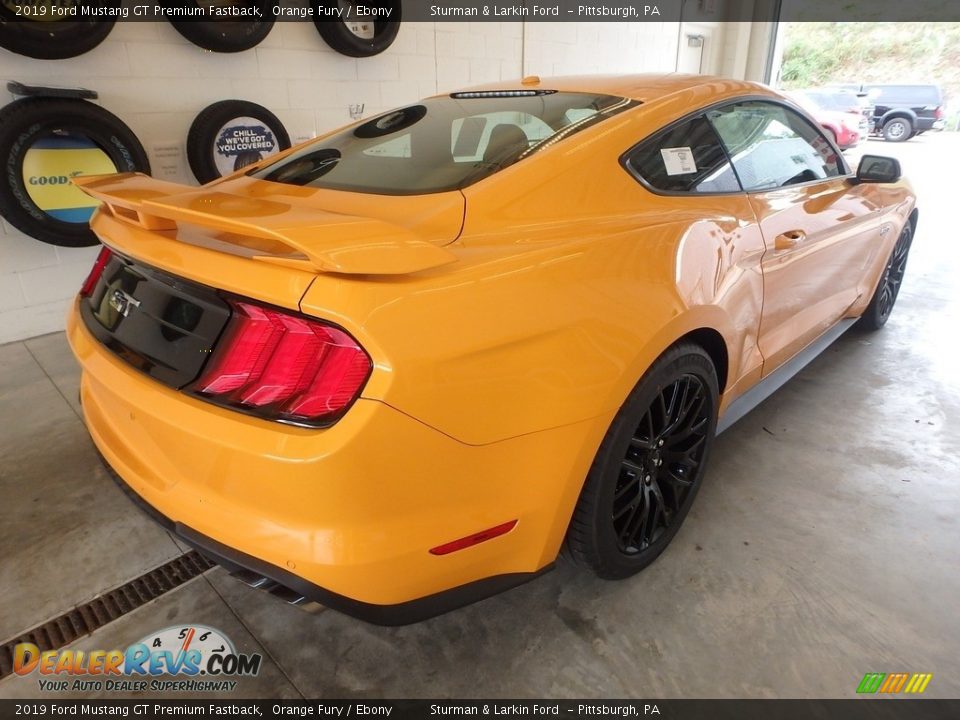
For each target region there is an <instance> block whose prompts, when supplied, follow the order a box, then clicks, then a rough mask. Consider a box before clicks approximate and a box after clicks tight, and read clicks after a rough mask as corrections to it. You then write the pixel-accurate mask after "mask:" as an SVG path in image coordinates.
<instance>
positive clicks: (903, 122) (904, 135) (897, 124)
mask: <svg viewBox="0 0 960 720" xmlns="http://www.w3.org/2000/svg"><path fill="white" fill-rule="evenodd" d="M912 133H913V125H912V124H911V122H910V121H909V120H907V119H906V118H902V117H898V118H893V120H887V122H885V123H884V125H883V139H884V140H886V141H887V142H906V141H907V140H909V139H910V137H911V134H912Z"/></svg>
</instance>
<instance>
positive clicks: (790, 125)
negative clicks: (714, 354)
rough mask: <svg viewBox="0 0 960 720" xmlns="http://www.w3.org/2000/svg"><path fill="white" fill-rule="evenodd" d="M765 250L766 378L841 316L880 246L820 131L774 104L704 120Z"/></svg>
mask: <svg viewBox="0 0 960 720" xmlns="http://www.w3.org/2000/svg"><path fill="white" fill-rule="evenodd" d="M707 116H708V117H709V119H710V121H711V122H712V123H713V125H714V127H715V128H716V130H717V134H718V135H719V136H720V138H721V140H722V141H723V143H724V146H725V147H726V149H727V152H728V153H729V155H730V158H731V160H732V162H733V167H734V169H735V170H736V172H737V176H738V177H739V179H740V183H741V184H742V185H743V188H744V190H745V191H746V192H747V194H748V197H749V199H750V204H751V207H752V208H753V212H754V213H755V215H756V217H757V221H758V222H759V224H760V231H761V234H762V235H763V242H764V246H765V250H764V254H763V259H762V261H761V268H762V271H763V287H764V291H763V310H762V312H761V317H760V331H759V340H758V346H759V348H760V352H761V354H762V355H763V358H764V365H763V375H764V376H766V375H768V374H769V373H770V372H772V371H773V370H775V369H776V368H777V367H779V366H780V365H781V364H782V363H783V362H785V361H786V360H788V359H790V358H791V357H793V356H794V355H795V354H796V353H797V352H799V351H800V350H802V349H803V348H804V347H805V346H806V345H807V344H809V343H810V342H812V341H813V340H814V339H816V338H817V337H818V336H819V335H820V334H822V333H823V332H824V331H825V330H827V329H828V328H829V327H830V326H831V325H833V324H834V323H836V322H837V321H838V320H839V319H840V318H842V317H843V315H844V313H845V312H846V310H847V309H848V308H849V307H850V306H851V305H853V303H854V302H855V301H856V300H857V298H858V297H859V296H860V293H861V292H862V290H863V288H862V284H861V279H862V278H863V275H864V272H865V270H866V267H867V263H868V262H869V260H870V259H871V258H872V257H873V255H874V254H875V252H876V246H878V244H879V242H878V238H877V235H878V225H879V213H878V210H879V208H878V207H877V206H876V205H875V204H874V203H872V202H871V201H870V200H869V199H868V197H867V196H866V194H865V193H864V192H863V191H862V189H860V187H859V186H857V185H855V184H854V183H852V182H851V181H850V172H849V168H848V167H847V164H846V162H845V160H844V159H843V157H842V156H841V155H840V154H839V152H837V150H836V149H835V148H834V146H833V145H832V144H831V143H830V142H828V141H827V139H826V138H825V137H824V136H823V134H822V133H821V132H820V130H819V129H818V128H816V126H815V125H813V124H812V123H810V122H809V121H808V120H807V119H806V118H804V117H803V116H802V115H801V114H800V113H798V112H796V111H794V110H793V109H791V108H790V107H788V106H786V105H784V104H781V103H778V102H772V101H764V100H749V101H740V102H736V103H732V104H730V105H726V106H723V107H721V108H717V109H714V110H711V111H709V112H708V113H707Z"/></svg>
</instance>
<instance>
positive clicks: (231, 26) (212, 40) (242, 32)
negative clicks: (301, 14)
mask: <svg viewBox="0 0 960 720" xmlns="http://www.w3.org/2000/svg"><path fill="white" fill-rule="evenodd" d="M170 4H171V5H173V6H174V7H178V8H184V9H187V10H193V9H196V8H202V9H204V10H205V9H206V8H207V7H208V6H209V5H210V3H202V2H196V1H195V0H178V1H177V2H173V3H170ZM230 4H232V5H239V6H241V7H244V8H258V9H259V10H260V16H261V17H262V18H263V19H262V20H171V21H170V24H171V25H173V27H174V29H176V31H177V32H178V33H180V34H181V35H183V36H184V37H185V38H186V39H187V40H189V41H190V42H192V43H193V44H194V45H198V46H199V47H202V48H203V49H204V50H212V51H213V52H219V53H235V52H242V51H244V50H249V49H251V48H253V47H256V46H257V45H259V44H260V43H261V42H263V40H264V39H265V38H266V37H267V35H269V34H270V31H271V30H272V29H273V23H274V16H273V6H274V5H276V3H275V2H266V1H265V0H233V2H232V3H230Z"/></svg>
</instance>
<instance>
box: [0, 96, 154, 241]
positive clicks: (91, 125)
mask: <svg viewBox="0 0 960 720" xmlns="http://www.w3.org/2000/svg"><path fill="white" fill-rule="evenodd" d="M58 131H59V132H61V133H64V132H69V133H76V134H78V135H82V136H84V137H85V139H86V140H88V141H90V142H92V143H93V144H94V145H96V146H97V148H99V149H100V150H102V151H103V153H105V154H106V155H107V157H109V159H110V161H111V162H112V163H113V165H114V167H115V168H116V171H117V172H143V173H149V172H150V161H149V159H148V158H147V153H146V152H145V151H144V149H143V145H141V144H140V141H139V140H138V139H137V137H136V135H134V134H133V131H132V130H131V129H130V128H129V127H127V126H126V125H125V124H124V123H123V121H122V120H120V118H118V117H117V116H116V115H113V114H112V113H110V112H108V111H106V110H104V109H103V108H102V107H99V106H98V105H94V104H93V103H90V102H87V101H86V100H69V99H63V98H25V99H23V100H17V101H15V102H12V103H10V104H9V105H7V106H6V107H4V108H2V109H0V162H2V163H3V165H2V173H3V181H2V182H0V215H2V216H3V217H4V218H5V219H6V220H7V222H9V223H10V224H11V225H13V226H14V227H15V228H17V229H18V230H21V231H23V232H24V233H26V234H27V235H29V236H31V237H33V238H35V239H37V240H40V241H41V242H45V243H50V244H52V245H60V246H63V247H86V246H88V245H96V244H97V243H98V242H99V241H98V240H97V237H96V235H94V234H93V232H92V231H91V230H90V226H89V225H88V224H87V223H86V222H66V221H63V220H59V219H57V218H54V217H53V216H51V215H49V214H48V213H47V212H45V211H44V210H42V209H40V207H39V206H38V205H37V204H36V203H35V202H34V201H33V200H32V199H31V197H30V194H29V192H28V190H27V184H26V182H25V180H24V177H23V163H24V159H25V157H26V154H27V152H28V151H29V150H30V149H31V148H32V147H33V146H34V145H35V144H36V142H37V141H38V140H41V139H43V138H48V137H50V136H52V135H55V134H56V133H57V132H58Z"/></svg>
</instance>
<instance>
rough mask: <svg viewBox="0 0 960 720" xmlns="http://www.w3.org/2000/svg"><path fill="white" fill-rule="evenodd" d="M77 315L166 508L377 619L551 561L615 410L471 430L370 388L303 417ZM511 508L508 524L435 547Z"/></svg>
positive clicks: (104, 398)
mask: <svg viewBox="0 0 960 720" xmlns="http://www.w3.org/2000/svg"><path fill="white" fill-rule="evenodd" d="M67 325H68V327H67V337H68V340H69V342H70V345H71V347H72V349H73V352H74V354H75V355H76V356H77V358H78V360H79V362H80V364H81V366H82V369H83V374H82V379H81V399H82V403H83V412H84V420H85V422H86V425H87V428H88V430H89V432H90V435H91V437H92V439H93V441H94V443H95V445H96V446H97V448H98V450H99V451H100V453H101V454H102V455H103V456H104V458H105V460H106V462H107V463H108V464H109V465H110V466H111V467H112V468H113V470H114V471H115V472H116V474H117V475H118V476H119V477H120V478H122V482H123V485H124V486H125V487H127V488H129V490H130V491H131V492H132V493H133V494H134V495H135V496H136V497H137V498H138V499H139V500H141V501H142V502H143V503H145V504H146V505H148V506H149V507H150V508H151V510H152V511H153V513H152V514H154V516H155V517H158V519H160V520H161V522H163V524H164V525H165V526H167V527H168V528H170V529H171V530H172V531H173V532H175V533H177V534H178V535H180V536H182V537H183V538H184V540H186V541H187V542H188V543H190V544H192V545H195V546H196V547H198V548H199V549H201V550H202V551H204V552H205V553H206V554H209V555H212V556H215V557H216V558H217V559H218V560H219V561H220V562H222V564H223V565H225V566H226V567H227V568H228V569H236V568H244V569H247V570H249V571H251V572H254V573H257V574H259V575H262V576H264V577H267V578H269V579H270V580H272V581H274V582H276V583H279V584H281V585H283V586H286V587H288V588H291V589H292V590H294V591H295V592H297V593H299V594H300V595H302V596H304V597H307V598H310V599H312V600H317V601H318V602H321V603H323V604H325V605H329V606H331V607H334V608H337V609H340V610H343V611H345V612H347V613H350V614H352V615H356V616H359V617H362V618H364V619H367V620H370V621H371V622H379V623H400V624H402V623H405V622H413V621H416V620H418V619H422V618H423V617H428V616H429V615H431V614H436V613H437V612H443V611H444V610H447V609H451V608H453V607H456V606H458V605H463V604H465V603H468V602H471V601H472V600H475V599H479V598H480V597H484V596H486V595H489V594H493V593H495V592H498V591H500V590H502V589H505V588H507V587H511V586H513V585H516V584H518V583H520V582H523V581H524V580H527V579H529V578H531V577H535V576H536V575H538V574H539V573H541V572H543V571H545V570H546V569H548V568H549V566H550V565H551V564H552V563H553V561H554V559H555V557H556V554H557V552H558V550H559V547H560V544H561V542H562V540H563V536H564V534H565V531H566V527H567V524H568V522H569V518H570V514H571V512H572V508H573V505H574V504H575V502H576V499H577V496H578V495H579V492H580V487H581V485H582V481H583V478H584V477H585V476H586V472H587V469H588V468H589V464H590V462H591V460H592V457H593V454H594V453H595V451H596V447H597V446H598V445H599V442H600V439H601V437H602V434H603V432H604V430H605V428H606V425H607V423H608V419H606V418H598V419H594V420H591V421H585V422H582V423H577V424H573V425H568V426H563V427H560V428H555V429H551V430H545V431H542V432H538V433H531V434H528V435H524V436H520V437H516V438H512V439H509V440H504V441H501V442H497V443H492V444H489V445H481V446H471V445H466V444H463V443H460V442H458V441H456V440H454V439H452V438H450V437H449V436H447V435H444V434H443V433H440V432H438V431H436V430H433V429H432V428H430V427H428V426H426V425H424V424H422V423H420V422H418V421H416V420H414V419H412V418H410V417H409V416H407V415H405V414H403V413H401V412H399V411H397V410H394V409H393V408H391V407H390V406H388V405H385V404H384V403H382V402H379V401H375V400H369V399H363V398H361V399H360V400H358V401H357V402H356V403H355V404H354V406H353V407H352V408H351V410H350V412H348V413H347V414H346V415H345V416H344V417H343V418H342V419H341V420H340V421H339V422H338V423H337V424H336V425H334V426H332V427H330V428H327V429H323V430H318V429H305V428H297V427H290V426H286V425H280V424H278V423H270V422H267V421H264V420H261V419H258V418H253V417H249V416H246V415H242V414H239V413H235V412H232V411H230V410H226V409H223V408H219V407H217V406H214V405H211V404H209V403H205V402H202V401H200V400H196V399H194V398H191V397H189V396H187V395H185V394H183V393H179V392H177V391H176V390H172V389H170V388H168V387H166V386H164V385H162V384H161V383H158V382H156V381H154V380H152V379H151V378H149V377H147V376H145V375H143V374H141V373H140V372H138V371H136V370H134V369H133V368H132V367H130V366H129V365H127V364H126V363H124V362H123V361H122V360H120V359H118V358H117V357H116V356H115V355H113V354H112V353H111V352H109V351H108V350H106V349H105V348H104V347H103V346H102V345H100V344H99V343H98V342H97V341H96V340H95V339H94V338H93V337H92V335H90V333H89V331H88V330H87V329H86V327H85V326H84V325H83V323H82V321H80V320H79V315H78V311H77V308H76V307H74V308H73V310H72V312H71V313H70V316H69V317H68V323H67ZM512 520H517V524H516V526H515V527H514V528H513V530H511V531H510V532H509V533H507V534H506V535H502V536H500V537H497V538H494V539H492V540H489V541H487V542H483V543H481V544H479V545H475V546H473V547H469V548H467V549H464V550H461V551H459V552H454V553H450V554H448V555H441V556H437V555H433V554H431V553H430V552H429V550H430V548H433V547H437V546H438V545H442V544H444V543H448V542H451V541H453V540H456V539H458V538H462V537H465V536H468V535H472V534H473V533H476V532H479V531H481V530H485V529H486V528H489V527H493V526H496V525H499V524H502V523H504V522H508V521H512Z"/></svg>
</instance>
